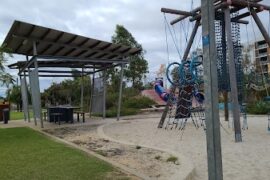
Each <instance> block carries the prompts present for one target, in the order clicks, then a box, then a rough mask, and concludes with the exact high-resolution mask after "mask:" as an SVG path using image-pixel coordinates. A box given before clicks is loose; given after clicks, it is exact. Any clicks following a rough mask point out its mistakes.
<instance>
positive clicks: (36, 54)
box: [3, 21, 141, 127]
mask: <svg viewBox="0 0 270 180" xmlns="http://www.w3.org/2000/svg"><path fill="white" fill-rule="evenodd" d="M3 45H5V46H6V47H7V48H9V49H10V50H11V53H13V54H20V55H25V58H26V59H25V60H23V61H18V62H17V63H14V64H10V65H9V68H11V69H18V70H19V73H18V75H19V76H20V80H21V90H22V92H21V93H22V99H23V108H24V112H25V119H29V111H28V97H27V81H26V78H29V84H30V92H31V98H32V105H33V111H34V120H35V124H37V120H40V123H41V127H43V120H42V116H41V101H40V85H39V77H72V76H87V75H93V76H94V75H95V74H96V73H97V72H103V77H106V70H107V69H108V68H113V67H116V66H120V67H121V77H120V78H121V80H120V82H123V67H124V65H125V64H127V63H128V62H129V57H130V56H133V55H136V54H137V53H139V52H140V51H141V50H140V49H138V48H131V47H127V46H124V45H120V44H113V43H110V42H105V41H101V40H97V39H92V38H88V37H84V36H80V35H76V34H71V33H67V32H63V31H59V30H55V29H51V28H47V27H42V26H38V25H34V24H29V23H25V22H21V21H14V23H13V25H12V27H11V28H10V30H9V32H8V34H7V36H6V38H5V40H4V42H3ZM71 68H80V69H81V71H78V72H77V75H76V74H74V73H73V74H72V71H71ZM103 79H104V81H103V82H104V88H103V117H105V112H106V108H105V105H106V81H105V78H103ZM119 88H120V89H119V101H118V119H119V116H120V107H121V95H122V83H120V87H119Z"/></svg>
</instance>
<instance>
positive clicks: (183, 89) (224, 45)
mask: <svg viewBox="0 0 270 180" xmlns="http://www.w3.org/2000/svg"><path fill="white" fill-rule="evenodd" d="M260 1H261V0H252V1H251V0H249V1H244V0H214V1H213V2H214V5H213V6H214V10H215V19H214V25H215V27H214V29H215V39H216V56H217V59H216V65H217V78H218V90H219V92H221V93H223V95H224V97H225V102H224V103H225V119H228V117H229V114H228V92H230V95H231V96H230V97H231V100H232V102H231V104H232V114H233V123H234V124H233V126H234V131H235V141H236V142H240V141H242V135H241V125H240V113H242V114H243V119H244V120H243V126H242V129H247V128H248V126H247V119H246V111H245V103H244V102H243V86H244V84H243V68H242V59H243V58H242V49H241V48H242V46H241V40H240V24H245V25H247V24H248V23H249V21H246V20H242V19H243V18H245V17H249V16H250V18H251V17H253V19H254V21H255V23H256V24H257V26H258V28H259V30H260V31H261V33H262V36H263V37H264V39H265V41H266V42H267V44H268V46H270V38H269V35H268V33H267V31H266V29H265V27H264V26H263V24H262V22H261V21H260V19H259V17H258V15H257V13H259V12H262V11H264V10H267V11H269V10H270V7H269V6H267V5H263V4H260V3H259V2H260ZM202 10H203V9H202V8H201V7H197V8H195V9H192V10H191V11H190V12H188V11H182V10H174V9H168V8H162V9H161V12H163V13H164V17H165V13H169V14H175V15H180V17H178V18H176V19H174V20H173V21H171V22H170V24H171V25H174V24H176V23H178V22H181V21H183V20H185V19H186V18H189V21H190V22H194V21H195V25H194V27H193V30H192V32H191V34H190V37H189V39H188V42H187V45H186V48H185V51H184V54H183V57H182V58H181V61H180V62H174V63H171V64H170V65H169V66H168V68H167V77H168V80H169V82H170V83H171V84H172V88H171V94H172V95H171V97H175V95H174V94H175V93H177V91H179V92H178V93H179V95H178V97H177V98H176V101H177V103H173V102H172V101H171V100H170V99H169V100H168V101H167V105H166V108H165V110H164V112H163V114H162V117H161V120H160V123H159V125H158V127H159V128H162V127H163V125H164V123H165V121H166V118H167V117H168V118H167V119H168V121H167V124H177V122H179V120H180V119H182V120H183V119H185V121H186V119H187V118H190V117H191V118H192V115H191V111H192V109H193V108H192V103H191V101H192V100H191V99H192V97H194V95H195V94H196V92H198V90H199V88H198V83H195V79H196V78H197V76H196V74H195V72H196V73H197V70H198V69H196V68H193V67H192V65H191V64H192V62H193V61H194V60H193V59H194V58H195V59H196V57H194V56H193V57H191V58H190V57H189V54H190V51H191V47H192V44H193V43H194V38H195V36H196V33H197V31H198V29H199V27H200V25H201V24H202V21H201V19H202ZM167 24H168V23H167ZM252 25H253V24H252ZM165 26H166V25H165ZM252 27H253V26H252ZM168 28H170V27H168ZM253 28H254V27H253ZM170 31H171V30H170ZM171 35H172V33H171ZM166 36H167V34H166ZM166 38H167V37H166ZM186 38H187V37H186ZM206 38H207V37H206ZM206 38H205V37H202V44H203V45H204V44H207V43H208V40H207V39H206ZM176 47H177V46H176ZM194 62H196V61H194ZM201 63H202V62H201ZM203 64H204V63H203ZM170 66H178V67H177V68H178V69H179V70H178V71H177V74H178V79H177V80H176V81H175V80H174V81H172V79H171V78H170V74H168V73H169V72H170V73H171V74H172V71H170ZM186 67H188V68H186ZM194 67H195V66H194ZM177 68H176V69H177ZM192 68H193V69H192ZM187 70H188V71H187ZM174 73H175V72H174ZM198 77H199V76H198ZM201 77H202V75H201ZM264 79H265V78H264V77H263V85H261V86H260V87H262V86H263V87H264V89H265V90H266V91H267V85H266V82H265V80H264ZM202 83H203V81H202V78H200V84H202ZM254 84H255V83H253V84H252V85H253V86H254ZM255 85H256V84H255ZM256 87H259V86H256ZM261 89H262V88H261ZM267 94H268V92H267ZM206 99H207V97H206ZM173 104H177V105H176V107H175V108H176V110H175V113H174V114H173V118H174V120H173V121H171V120H170V118H172V115H171V112H172V105H173ZM201 107H202V111H203V106H201ZM168 114H169V115H168ZM200 119H201V121H203V120H204V117H203V116H201V117H200ZM166 127H167V126H165V128H166Z"/></svg>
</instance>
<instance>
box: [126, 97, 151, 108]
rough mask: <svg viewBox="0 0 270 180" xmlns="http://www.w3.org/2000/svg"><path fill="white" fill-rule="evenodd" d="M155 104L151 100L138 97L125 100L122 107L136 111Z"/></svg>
mask: <svg viewBox="0 0 270 180" xmlns="http://www.w3.org/2000/svg"><path fill="white" fill-rule="evenodd" d="M154 104H156V103H155V102H154V101H153V100H152V99H149V98H148V97H145V96H140V97H133V98H129V99H126V100H125V101H124V103H123V106H124V107H125V108H136V109H142V108H149V107H151V105H154Z"/></svg>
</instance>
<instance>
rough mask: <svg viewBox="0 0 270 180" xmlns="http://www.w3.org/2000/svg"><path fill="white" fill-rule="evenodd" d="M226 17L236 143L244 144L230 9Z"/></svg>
mask: <svg viewBox="0 0 270 180" xmlns="http://www.w3.org/2000/svg"><path fill="white" fill-rule="evenodd" d="M224 16H225V30H226V35H227V48H228V51H227V52H228V58H229V72H230V73H229V76H230V87H231V93H230V94H231V104H232V114H233V122H234V134H235V142H242V135H241V125H240V107H239V102H238V90H237V81H236V70H235V62H234V54H233V42H232V34H231V32H232V30H231V16H230V9H229V8H226V9H225V10H224Z"/></svg>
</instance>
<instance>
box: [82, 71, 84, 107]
mask: <svg viewBox="0 0 270 180" xmlns="http://www.w3.org/2000/svg"><path fill="white" fill-rule="evenodd" d="M83 72H84V69H83V68H82V73H81V111H82V112H83V111H84V110H83V96H84V78H83V76H84V74H83Z"/></svg>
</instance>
